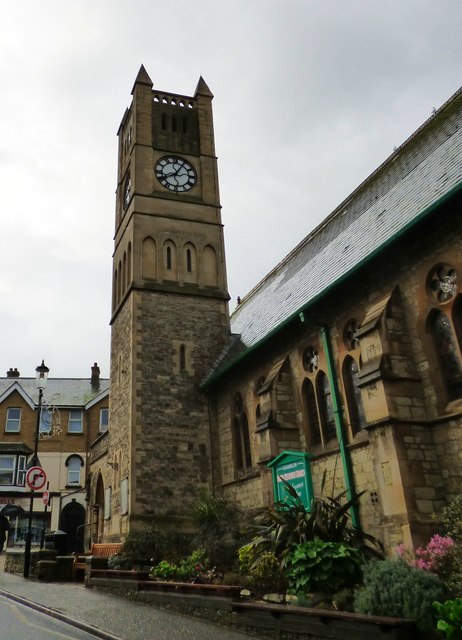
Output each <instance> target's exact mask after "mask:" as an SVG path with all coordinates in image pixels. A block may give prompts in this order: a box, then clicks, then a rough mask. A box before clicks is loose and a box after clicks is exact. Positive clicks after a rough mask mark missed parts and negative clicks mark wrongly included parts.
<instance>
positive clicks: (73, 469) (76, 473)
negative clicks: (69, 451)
mask: <svg viewBox="0 0 462 640" xmlns="http://www.w3.org/2000/svg"><path fill="white" fill-rule="evenodd" d="M66 464H67V484H68V485H74V486H77V485H78V486H80V484H81V482H80V473H81V470H82V459H81V458H80V456H72V457H70V458H69V459H68V460H67V463H66Z"/></svg>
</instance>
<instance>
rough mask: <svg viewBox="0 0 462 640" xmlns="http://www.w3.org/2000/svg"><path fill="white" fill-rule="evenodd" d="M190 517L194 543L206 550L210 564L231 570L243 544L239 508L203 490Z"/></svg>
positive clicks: (241, 516) (241, 515) (241, 513)
mask: <svg viewBox="0 0 462 640" xmlns="http://www.w3.org/2000/svg"><path fill="white" fill-rule="evenodd" d="M192 518H193V521H194V523H195V525H196V527H197V529H198V531H197V535H196V536H195V542H196V544H197V545H198V546H199V545H200V546H201V547H203V548H204V549H205V550H206V552H207V556H208V558H209V560H210V563H211V564H212V565H216V566H219V567H220V568H222V569H223V568H231V567H232V566H233V565H234V564H235V562H236V553H237V550H238V548H239V547H240V546H241V544H242V542H243V539H242V534H241V528H242V527H241V524H242V519H243V512H242V511H241V509H240V507H239V505H237V504H235V503H233V502H230V501H228V500H224V499H222V498H217V497H216V496H213V495H212V494H210V493H209V492H208V491H207V490H203V491H202V493H201V495H200V498H199V500H198V502H197V504H196V505H195V507H194V508H193V511H192Z"/></svg>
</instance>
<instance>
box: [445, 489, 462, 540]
mask: <svg viewBox="0 0 462 640" xmlns="http://www.w3.org/2000/svg"><path fill="white" fill-rule="evenodd" d="M441 522H442V523H443V527H444V530H445V532H446V534H447V535H448V536H450V537H451V538H453V539H454V540H455V541H456V542H458V543H460V544H462V496H458V497H457V498H454V500H452V501H451V502H450V503H449V504H448V505H447V507H444V508H443V509H442V511H441Z"/></svg>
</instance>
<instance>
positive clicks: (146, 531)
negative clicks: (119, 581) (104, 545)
mask: <svg viewBox="0 0 462 640" xmlns="http://www.w3.org/2000/svg"><path fill="white" fill-rule="evenodd" d="M175 551H176V550H175V549H172V536H171V535H169V533H168V532H166V531H158V530H157V529H156V528H155V527H154V526H153V525H143V526H141V527H139V528H137V529H133V530H132V531H130V532H129V533H128V535H127V537H126V538H125V541H124V543H123V545H122V549H121V550H120V552H119V553H118V554H117V556H116V558H117V560H116V562H117V563H118V564H119V565H120V566H121V567H122V566H123V567H124V568H131V567H133V566H136V565H138V566H143V565H152V564H156V563H157V562H159V561H160V560H162V559H163V558H165V557H169V556H172V555H175Z"/></svg>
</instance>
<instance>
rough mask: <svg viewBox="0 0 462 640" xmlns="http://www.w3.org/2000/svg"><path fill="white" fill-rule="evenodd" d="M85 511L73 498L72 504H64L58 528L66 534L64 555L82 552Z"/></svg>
mask: <svg viewBox="0 0 462 640" xmlns="http://www.w3.org/2000/svg"><path fill="white" fill-rule="evenodd" d="M84 524H85V509H84V507H82V505H81V504H80V503H79V502H77V501H76V499H75V498H74V499H73V500H72V502H69V503H68V504H66V505H65V506H64V507H63V509H62V511H61V517H60V521H59V528H60V530H61V531H64V533H66V534H67V536H66V553H74V551H78V552H82V551H83V541H84V538H85V527H84V526H83V525H84Z"/></svg>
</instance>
